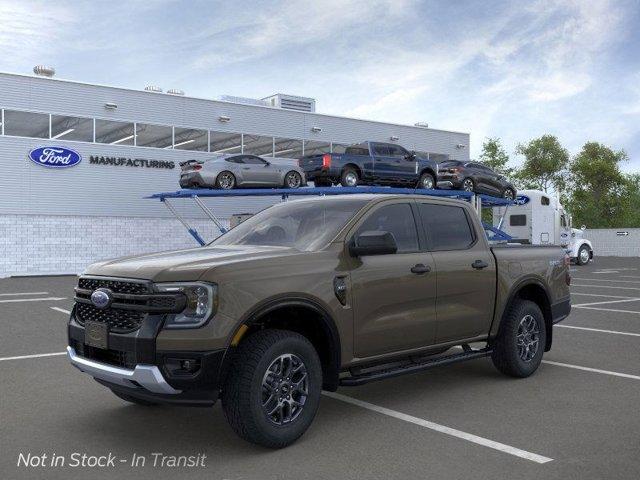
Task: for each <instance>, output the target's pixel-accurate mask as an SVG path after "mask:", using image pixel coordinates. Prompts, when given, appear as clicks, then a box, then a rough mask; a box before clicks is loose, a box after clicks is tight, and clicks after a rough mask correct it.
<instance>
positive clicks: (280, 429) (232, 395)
mask: <svg viewBox="0 0 640 480" xmlns="http://www.w3.org/2000/svg"><path fill="white" fill-rule="evenodd" d="M283 354H293V355H296V356H297V357H299V358H300V359H301V360H302V361H303V362H304V366H305V367H306V370H307V375H308V395H307V398H306V401H305V403H304V407H303V408H302V411H301V412H300V414H299V415H298V417H297V418H295V419H293V420H292V421H291V422H290V423H286V424H282V425H276V424H275V423H273V422H272V421H271V420H270V419H269V418H268V416H267V414H266V413H265V411H264V409H263V407H262V388H263V387H262V382H263V378H264V376H265V373H266V372H267V369H268V368H269V366H270V365H271V364H272V362H273V361H274V360H275V359H277V358H278V357H279V356H280V355H283ZM233 355H234V356H233V359H232V361H231V367H230V370H229V373H228V375H227V377H226V380H225V383H224V386H223V390H222V408H223V410H224V414H225V416H226V417H227V421H228V422H229V424H230V425H231V428H232V429H233V430H234V431H235V432H236V433H237V434H238V435H239V436H240V437H241V438H243V439H245V440H247V441H249V442H251V443H255V444H258V445H262V446H264V447H268V448H282V447H286V446H287V445H290V444H291V443H293V442H294V441H296V440H297V439H298V438H299V437H300V436H302V434H304V432H305V431H306V430H307V428H309V425H311V422H312V421H313V418H314V417H315V415H316V411H317V409H318V404H319V403H320V393H321V390H322V369H321V365H320V359H319V358H318V354H317V352H316V350H315V348H314V347H313V345H312V344H311V343H310V342H309V340H307V339H306V338H305V337H303V336H302V335H300V334H298V333H295V332H291V331H288V330H275V329H268V330H260V331H258V332H256V333H253V334H252V335H250V336H249V337H247V338H246V339H245V340H244V341H243V342H242V343H241V344H240V345H239V346H238V347H237V350H236V351H235V352H234V353H233Z"/></svg>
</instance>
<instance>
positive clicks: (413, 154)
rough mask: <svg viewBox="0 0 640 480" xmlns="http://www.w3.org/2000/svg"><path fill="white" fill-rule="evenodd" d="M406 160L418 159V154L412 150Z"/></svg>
mask: <svg viewBox="0 0 640 480" xmlns="http://www.w3.org/2000/svg"><path fill="white" fill-rule="evenodd" d="M404 158H405V159H406V160H413V159H414V158H416V152H414V151H413V150H411V151H410V152H409V153H407V154H406V155H405V156H404Z"/></svg>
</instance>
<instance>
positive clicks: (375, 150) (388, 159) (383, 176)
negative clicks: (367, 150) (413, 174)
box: [371, 143, 395, 182]
mask: <svg viewBox="0 0 640 480" xmlns="http://www.w3.org/2000/svg"><path fill="white" fill-rule="evenodd" d="M371 153H372V154H373V163H374V168H373V170H374V176H375V179H376V180H382V181H385V182H386V181H389V179H392V178H393V176H394V172H393V163H394V162H395V158H394V157H392V156H391V152H389V147H388V146H387V145H384V144H382V143H372V144H371Z"/></svg>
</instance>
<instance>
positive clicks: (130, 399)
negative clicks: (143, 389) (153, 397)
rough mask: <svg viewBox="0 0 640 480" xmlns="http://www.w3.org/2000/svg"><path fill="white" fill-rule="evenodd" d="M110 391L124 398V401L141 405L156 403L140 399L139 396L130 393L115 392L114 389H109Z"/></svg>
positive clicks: (152, 405) (147, 405) (150, 405)
mask: <svg viewBox="0 0 640 480" xmlns="http://www.w3.org/2000/svg"><path fill="white" fill-rule="evenodd" d="M111 391H112V392H113V394H114V395H115V396H116V397H118V398H120V399H122V400H124V401H125V402H129V403H135V404H136V405H140V406H142V407H154V406H156V405H158V404H157V403H154V402H149V401H147V400H141V399H139V398H135V397H132V396H130V395H127V394H126V393H120V392H117V391H116V390H111Z"/></svg>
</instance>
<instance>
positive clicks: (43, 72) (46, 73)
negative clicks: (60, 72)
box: [33, 65, 56, 78]
mask: <svg viewBox="0 0 640 480" xmlns="http://www.w3.org/2000/svg"><path fill="white" fill-rule="evenodd" d="M33 73H35V74H36V75H38V76H40V77H49V78H51V77H53V76H54V75H55V74H56V69H55V68H53V67H47V66H45V65H36V66H35V67H33Z"/></svg>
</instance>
